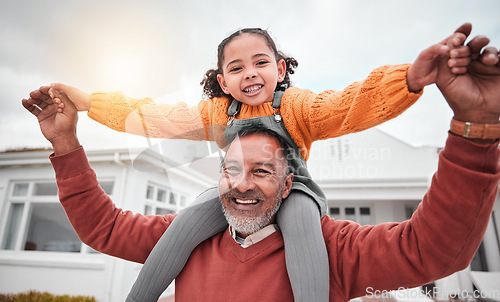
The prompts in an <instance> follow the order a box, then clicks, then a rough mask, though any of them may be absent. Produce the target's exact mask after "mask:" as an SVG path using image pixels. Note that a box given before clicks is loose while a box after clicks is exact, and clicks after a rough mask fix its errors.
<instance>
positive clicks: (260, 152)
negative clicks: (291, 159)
mask: <svg viewBox="0 0 500 302" xmlns="http://www.w3.org/2000/svg"><path fill="white" fill-rule="evenodd" d="M282 151H283V150H282V148H281V145H280V143H279V141H278V140H277V139H276V138H275V137H273V136H270V135H268V134H263V133H255V134H249V135H245V136H243V137H238V138H236V139H235V140H234V141H233V142H232V143H231V145H230V146H229V148H228V149H227V152H226V157H225V162H228V161H240V162H241V161H245V162H249V161H250V162H254V163H259V162H260V163H262V164H266V163H267V164H271V163H273V162H275V161H276V160H277V159H280V158H281V157H282V154H283V152H282Z"/></svg>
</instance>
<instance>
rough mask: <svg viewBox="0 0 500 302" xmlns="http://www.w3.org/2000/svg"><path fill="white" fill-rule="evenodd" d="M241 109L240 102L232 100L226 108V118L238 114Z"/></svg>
mask: <svg viewBox="0 0 500 302" xmlns="http://www.w3.org/2000/svg"><path fill="white" fill-rule="evenodd" d="M240 109H241V102H240V101H237V100H236V99H233V101H232V102H231V105H229V107H228V108H227V116H228V117H234V116H236V114H238V112H240Z"/></svg>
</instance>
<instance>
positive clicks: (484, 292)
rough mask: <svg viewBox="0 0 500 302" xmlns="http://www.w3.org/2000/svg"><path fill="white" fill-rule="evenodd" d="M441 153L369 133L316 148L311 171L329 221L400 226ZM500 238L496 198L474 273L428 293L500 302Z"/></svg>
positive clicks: (440, 282) (470, 271)
mask: <svg viewBox="0 0 500 302" xmlns="http://www.w3.org/2000/svg"><path fill="white" fill-rule="evenodd" d="M438 151H439V150H438V149H437V148H433V147H419V148H414V147H412V146H410V145H408V144H405V143H403V142H401V141H399V140H398V139H395V138H394V137H391V136H389V135H388V134H386V133H384V132H382V131H379V130H377V129H370V130H367V131H363V132H360V133H355V134H350V135H346V136H342V137H340V138H335V139H330V140H325V141H318V142H315V143H314V144H313V148H312V150H311V156H310V159H309V161H308V167H309V170H310V172H311V174H312V176H313V178H314V179H315V180H316V181H317V182H318V184H319V185H320V186H321V187H322V188H323V190H324V192H325V195H326V197H327V199H328V205H329V214H330V216H332V217H337V218H340V219H349V220H354V221H357V222H359V223H360V224H377V223H381V222H386V221H396V222H398V221H403V220H406V219H409V218H410V217H411V214H412V213H413V211H415V209H416V208H417V206H418V204H419V202H420V200H421V199H422V197H423V196H424V194H425V192H426V191H427V189H428V187H429V185H430V180H431V177H432V175H433V174H434V172H435V170H436V169H437V160H438ZM499 234H500V197H497V201H496V204H495V208H494V212H493V215H492V217H491V219H490V222H489V226H488V229H487V230H486V234H485V236H484V240H483V243H482V245H481V247H480V248H479V250H478V252H477V253H476V256H475V258H474V260H473V262H472V263H471V265H470V267H469V268H468V269H466V270H465V271H463V272H459V273H456V274H454V275H452V276H450V277H448V278H445V279H443V280H438V281H436V282H435V283H434V284H431V285H429V287H428V288H427V289H426V290H427V291H430V287H432V286H434V293H433V295H432V296H433V297H435V298H437V299H439V300H448V297H449V296H456V297H459V298H466V297H467V295H469V296H472V297H473V298H477V297H478V296H479V298H485V297H486V298H489V299H492V300H496V301H500V235H499ZM368 294H370V293H368ZM413 294H414V293H413V292H410V293H406V294H405V293H399V294H396V295H395V296H396V297H401V298H404V297H405V295H413ZM393 296H394V295H393ZM393 298H394V297H393Z"/></svg>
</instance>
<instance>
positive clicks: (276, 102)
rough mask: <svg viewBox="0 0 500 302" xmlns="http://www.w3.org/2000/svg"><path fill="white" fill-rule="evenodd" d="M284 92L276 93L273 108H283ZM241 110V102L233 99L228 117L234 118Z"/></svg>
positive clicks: (228, 110)
mask: <svg viewBox="0 0 500 302" xmlns="http://www.w3.org/2000/svg"><path fill="white" fill-rule="evenodd" d="M284 93H285V92H284V91H275V92H274V98H273V108H275V109H276V108H280V106H281V98H282V97H283V94H284ZM240 109H241V102H240V101H238V100H236V99H233V101H232V102H231V105H229V107H228V108H227V116H228V117H232V116H233V117H234V116H236V114H238V112H240Z"/></svg>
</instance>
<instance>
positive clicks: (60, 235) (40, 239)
mask: <svg viewBox="0 0 500 302" xmlns="http://www.w3.org/2000/svg"><path fill="white" fill-rule="evenodd" d="M81 245H82V243H81V241H80V239H78V236H77V235H76V233H75V231H74V230H73V228H72V226H71V224H70V223H69V221H68V218H67V217H66V214H65V213H64V210H63V208H62V206H61V205H60V204H59V203H45V204H34V205H33V206H32V209H31V214H30V217H29V229H28V235H27V237H26V242H25V250H36V251H57V252H79V251H80V248H81Z"/></svg>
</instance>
